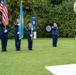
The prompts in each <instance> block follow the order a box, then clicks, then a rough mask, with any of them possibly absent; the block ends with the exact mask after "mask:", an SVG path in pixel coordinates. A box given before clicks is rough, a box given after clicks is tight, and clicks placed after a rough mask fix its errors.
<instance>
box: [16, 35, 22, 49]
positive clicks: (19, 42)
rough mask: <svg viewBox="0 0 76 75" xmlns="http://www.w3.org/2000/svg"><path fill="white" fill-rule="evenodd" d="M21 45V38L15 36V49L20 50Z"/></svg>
mask: <svg viewBox="0 0 76 75" xmlns="http://www.w3.org/2000/svg"><path fill="white" fill-rule="evenodd" d="M20 45H21V40H19V36H18V35H16V36H15V47H16V50H20Z"/></svg>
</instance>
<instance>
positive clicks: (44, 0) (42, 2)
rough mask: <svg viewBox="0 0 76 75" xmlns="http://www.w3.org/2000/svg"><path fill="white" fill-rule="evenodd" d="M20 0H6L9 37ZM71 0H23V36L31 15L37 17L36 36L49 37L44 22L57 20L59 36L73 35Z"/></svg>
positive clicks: (75, 25) (75, 26)
mask: <svg viewBox="0 0 76 75" xmlns="http://www.w3.org/2000/svg"><path fill="white" fill-rule="evenodd" d="M20 2H21V0H12V1H11V0H7V6H8V11H9V22H10V25H11V32H10V34H9V37H10V38H12V37H13V29H14V28H13V22H14V21H15V18H16V16H18V15H19V11H20ZM73 4H74V1H73V0H23V10H24V24H25V37H26V26H27V22H28V21H29V20H30V17H31V16H36V17H37V35H38V37H51V33H50V34H48V35H47V36H46V33H45V23H46V22H48V21H50V23H53V22H57V23H58V24H59V29H60V37H74V35H75V34H74V29H75V28H76V22H75V21H76V14H75V13H74V11H73Z"/></svg>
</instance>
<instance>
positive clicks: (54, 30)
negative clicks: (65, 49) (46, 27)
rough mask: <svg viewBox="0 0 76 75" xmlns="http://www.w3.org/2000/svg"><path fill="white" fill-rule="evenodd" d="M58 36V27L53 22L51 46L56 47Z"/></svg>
mask: <svg viewBox="0 0 76 75" xmlns="http://www.w3.org/2000/svg"><path fill="white" fill-rule="evenodd" d="M58 36H59V28H58V26H57V23H55V22H54V23H53V26H52V41H53V47H57V41H58Z"/></svg>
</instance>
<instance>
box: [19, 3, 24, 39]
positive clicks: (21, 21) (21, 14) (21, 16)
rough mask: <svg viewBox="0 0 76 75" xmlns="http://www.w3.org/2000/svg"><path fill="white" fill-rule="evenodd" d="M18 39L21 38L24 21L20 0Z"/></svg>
mask: <svg viewBox="0 0 76 75" xmlns="http://www.w3.org/2000/svg"><path fill="white" fill-rule="evenodd" d="M19 32H20V34H19V39H20V40H21V39H22V38H23V35H24V22H23V7H22V2H21V5H20V26H19Z"/></svg>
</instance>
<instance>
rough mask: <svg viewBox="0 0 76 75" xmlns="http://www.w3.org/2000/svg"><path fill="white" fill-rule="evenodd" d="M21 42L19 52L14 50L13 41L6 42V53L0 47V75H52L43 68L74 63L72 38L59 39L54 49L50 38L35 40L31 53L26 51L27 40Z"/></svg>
mask: <svg viewBox="0 0 76 75" xmlns="http://www.w3.org/2000/svg"><path fill="white" fill-rule="evenodd" d="M0 42H1V41H0ZM21 42H22V43H21V51H16V50H15V46H14V40H9V41H8V48H7V50H8V51H7V52H1V45H0V75H52V74H51V73H50V72H49V71H47V70H46V69H45V66H52V65H63V64H73V63H75V62H76V61H75V39H74V38H59V41H58V47H55V48H54V47H52V44H51V43H52V39H51V38H42V39H36V40H34V41H33V51H28V49H27V39H23V40H22V41H21Z"/></svg>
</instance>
